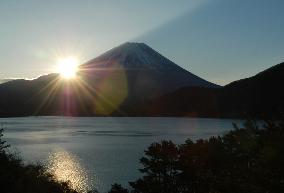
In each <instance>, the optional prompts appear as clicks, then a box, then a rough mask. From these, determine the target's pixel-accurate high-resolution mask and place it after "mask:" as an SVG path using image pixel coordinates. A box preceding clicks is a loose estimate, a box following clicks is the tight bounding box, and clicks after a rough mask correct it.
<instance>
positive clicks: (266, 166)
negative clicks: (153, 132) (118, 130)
mask: <svg viewBox="0 0 284 193" xmlns="http://www.w3.org/2000/svg"><path fill="white" fill-rule="evenodd" d="M140 162H141V164H142V165H143V168H142V169H141V170H140V171H141V172H142V174H143V177H141V178H140V179H138V180H136V181H135V182H130V186H131V187H132V189H131V193H228V192H230V193H248V192H250V193H264V192H266V193H282V192H284V165H283V163H284V119H282V120H281V121H274V122H272V121H266V123H265V124H264V125H262V126H259V124H257V123H256V122H255V121H247V122H246V123H245V124H244V127H243V128H239V127H238V126H236V125H235V130H233V131H231V132H229V133H228V134H226V135H224V136H222V137H211V138H209V139H207V140H204V139H200V140H197V141H196V142H193V141H191V140H187V141H186V142H185V143H184V144H182V145H176V144H174V143H173V142H171V141H161V142H160V143H153V144H151V145H150V147H148V149H147V150H146V151H145V156H144V157H142V158H141V160H140Z"/></svg>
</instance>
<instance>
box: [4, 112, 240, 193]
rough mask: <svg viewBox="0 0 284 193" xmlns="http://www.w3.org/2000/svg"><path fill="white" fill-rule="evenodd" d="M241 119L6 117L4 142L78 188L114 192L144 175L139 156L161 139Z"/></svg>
mask: <svg viewBox="0 0 284 193" xmlns="http://www.w3.org/2000/svg"><path fill="white" fill-rule="evenodd" d="M232 122H234V123H237V124H241V123H242V121H241V120H230V119H201V118H157V117H155V118H145V117H143V118H125V117H123V118H122V117H116V118H114V117H23V118H1V119H0V123H1V124H2V125H3V126H4V128H5V132H4V137H5V140H6V141H8V143H9V144H11V145H12V147H13V148H12V150H13V151H16V152H19V153H20V155H21V156H22V157H23V158H24V160H25V161H26V162H28V163H31V162H32V163H37V162H40V163H42V164H45V165H47V166H48V168H49V170H50V172H52V173H54V174H55V176H56V177H57V178H58V179H60V180H66V179H67V180H69V181H70V183H71V184H72V185H73V186H74V188H76V189H77V190H81V191H85V190H86V189H88V188H93V187H95V188H97V189H98V190H100V191H101V192H106V191H107V190H109V188H110V185H111V184H113V183H115V182H116V183H122V184H124V185H127V182H128V181H133V180H135V179H136V178H137V177H139V172H138V169H139V168H140V165H139V158H140V157H141V156H142V155H143V151H144V150H145V148H147V147H148V146H149V145H150V144H151V143H153V142H157V141H160V140H162V139H166V140H172V141H174V142H175V143H183V142H184V141H185V140H186V139H187V138H191V139H193V140H196V139H198V138H208V137H210V136H216V135H221V134H224V133H226V132H228V131H229V130H231V129H233V126H232Z"/></svg>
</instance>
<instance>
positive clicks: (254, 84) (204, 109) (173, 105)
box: [141, 63, 284, 118]
mask: <svg viewBox="0 0 284 193" xmlns="http://www.w3.org/2000/svg"><path fill="white" fill-rule="evenodd" d="M283 82H284V63H281V64H278V65H275V66H273V67H271V68H269V69H267V70H265V71H263V72H260V73H258V74H256V75H255V76H253V77H250V78H246V79H242V80H238V81H234V82H232V83H230V84H228V85H226V86H224V87H223V88H219V89H214V88H213V89H206V88H198V89H196V88H190V87H185V88H182V89H179V90H176V91H174V92H171V93H168V94H166V95H164V96H161V97H158V98H156V99H153V100H151V101H148V102H147V103H146V104H144V105H143V107H141V114H148V115H151V116H188V115H190V116H197V117H200V116H201V117H229V118H237V117H247V116H250V117H259V118H268V117H272V118H273V117H276V118H277V117H278V116H279V114H281V113H283V110H284V90H283V88H282V83H283Z"/></svg>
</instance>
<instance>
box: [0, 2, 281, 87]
mask: <svg viewBox="0 0 284 193" xmlns="http://www.w3.org/2000/svg"><path fill="white" fill-rule="evenodd" d="M283 8H284V1H283V0H176V1H172V0H155V1H154V0H143V1H140V0H104V1H103V0H100V1H99V0H48V1H46V0H45V1H43V0H25V1H22V0H11V1H5V0H0V69H1V70H0V79H3V78H35V77H38V76H40V75H42V74H47V73H51V72H55V70H56V61H57V60H58V58H59V57H65V56H76V57H78V58H79V60H80V62H81V63H84V62H86V61H88V60H90V59H92V58H95V57H96V56H98V55H100V54H102V53H103V52H105V51H107V50H108V49H111V48H112V47H114V46H118V45H120V44H122V43H124V42H128V41H135V42H145V43H147V44H148V45H149V46H151V47H152V48H153V49H155V50H157V51H158V52H160V53H161V54H163V55H164V56H166V57H167V58H169V59H170V60H172V61H173V62H175V63H176V64H178V65H180V66H181V67H183V68H185V69H186V70H188V71H190V72H192V73H194V74H196V75H198V76H200V77H202V78H204V79H207V80H209V81H211V82H214V83H217V84H220V85H225V84H227V83H229V82H231V81H234V80H237V79H241V78H246V77H249V76H252V75H254V74H256V73H258V72H260V71H262V70H264V69H266V68H269V67H271V66H273V65H275V64H277V63H280V62H284V38H283V34H284V19H283V18H284V12H283Z"/></svg>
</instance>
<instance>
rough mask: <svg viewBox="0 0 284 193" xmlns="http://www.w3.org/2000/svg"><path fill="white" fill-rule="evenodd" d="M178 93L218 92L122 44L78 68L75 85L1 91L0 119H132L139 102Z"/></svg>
mask: <svg viewBox="0 0 284 193" xmlns="http://www.w3.org/2000/svg"><path fill="white" fill-rule="evenodd" d="M182 87H200V88H219V86H218V85H215V84H213V83H210V82H208V81H206V80H204V79H201V78H199V77H197V76H196V75H194V74H192V73H190V72H188V71H186V70H184V69H182V68H181V67H179V66H178V65H176V64H174V63H173V62H171V61H170V60H168V59H167V58H165V57H163V56H162V55H161V54H159V53H158V52H156V51H154V50H153V49H152V48H150V47H149V46H147V45H146V44H143V43H125V44H122V45H120V46H118V47H116V48H113V49H111V50H109V51H108V52H106V53H105V54H102V55H101V56H99V57H97V58H95V59H93V60H90V61H89V62H87V63H85V64H83V65H81V66H80V71H79V72H78V76H77V78H76V79H74V80H70V81H66V80H62V79H61V78H60V77H59V75H58V74H50V75H46V76H42V77H40V78H38V79H35V80H14V81H10V82H7V83H4V84H1V85H0V116H26V115H72V116H98V115H116V116H118V115H119V116H132V115H136V113H137V112H138V111H137V107H138V106H139V105H141V104H142V103H143V102H145V101H148V100H151V99H153V98H154V97H159V96H162V95H164V94H166V93H169V92H172V91H175V90H177V89H180V88H182Z"/></svg>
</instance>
